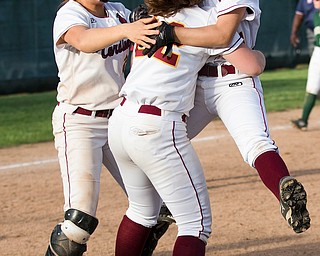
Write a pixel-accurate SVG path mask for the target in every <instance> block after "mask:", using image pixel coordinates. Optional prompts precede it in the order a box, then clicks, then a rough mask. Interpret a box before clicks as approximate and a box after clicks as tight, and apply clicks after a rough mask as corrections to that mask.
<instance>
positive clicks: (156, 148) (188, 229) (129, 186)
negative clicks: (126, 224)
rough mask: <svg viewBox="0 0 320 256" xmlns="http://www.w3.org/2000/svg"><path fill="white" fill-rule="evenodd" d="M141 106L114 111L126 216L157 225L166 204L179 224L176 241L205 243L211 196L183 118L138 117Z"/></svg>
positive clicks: (112, 131) (114, 146) (113, 137)
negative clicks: (190, 239) (195, 239)
mask: <svg viewBox="0 0 320 256" xmlns="http://www.w3.org/2000/svg"><path fill="white" fill-rule="evenodd" d="M140 107H141V106H140V105H138V104H135V103H133V102H130V101H129V100H126V102H125V103H124V105H123V106H119V107H117V108H116V109H115V110H114V112H113V114H112V117H111V118H110V123H109V130H108V132H109V144H110V148H111V150H112V153H113V155H114V157H115V159H116V161H117V164H118V166H119V169H120V172H121V175H122V178H123V181H124V184H125V187H126V191H127V193H128V198H129V208H128V209H127V212H126V215H127V217H128V218H130V219H131V220H132V221H134V222H136V223H138V224H140V225H143V226H145V227H151V226H154V225H155V224H156V223H157V216H158V214H159V209H160V206H161V202H162V200H163V201H164V202H165V203H166V205H167V207H168V208H169V210H170V211H171V213H172V215H173V217H174V218H175V220H176V223H177V226H178V236H194V237H199V238H200V239H202V240H203V241H205V242H206V241H207V239H208V237H209V235H210V233H211V221H212V220H211V208H210V202H209V195H208V191H207V186H206V181H205V177H204V174H203V170H202V167H201V164H200V161H199V158H198V156H197V154H196V152H195V150H194V149H193V147H192V145H191V143H190V141H189V139H188V138H187V134H186V124H185V123H184V122H183V121H182V114H181V113H176V112H167V111H162V113H161V115H159V116H157V115H153V114H146V113H138V111H139V109H140ZM161 199H162V200H161Z"/></svg>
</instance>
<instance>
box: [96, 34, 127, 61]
mask: <svg viewBox="0 0 320 256" xmlns="http://www.w3.org/2000/svg"><path fill="white" fill-rule="evenodd" d="M130 46H131V41H130V40H129V39H127V40H121V41H120V42H119V43H118V44H113V45H111V46H109V47H108V48H105V49H102V50H101V56H102V58H104V59H106V58H108V57H112V56H114V55H115V54H119V53H122V52H124V51H126V50H127V49H129V48H130Z"/></svg>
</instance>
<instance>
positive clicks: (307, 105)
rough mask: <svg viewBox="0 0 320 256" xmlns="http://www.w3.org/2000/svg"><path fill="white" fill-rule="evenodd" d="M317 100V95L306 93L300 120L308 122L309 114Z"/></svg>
mask: <svg viewBox="0 0 320 256" xmlns="http://www.w3.org/2000/svg"><path fill="white" fill-rule="evenodd" d="M316 100H317V95H315V94H311V93H307V94H306V96H305V99H304V105H303V111H302V118H301V119H302V120H303V121H305V122H306V123H308V119H309V115H310V113H311V110H312V109H313V107H314V105H315V103H316Z"/></svg>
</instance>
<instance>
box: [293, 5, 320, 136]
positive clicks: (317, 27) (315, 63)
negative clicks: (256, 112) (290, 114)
mask: <svg viewBox="0 0 320 256" xmlns="http://www.w3.org/2000/svg"><path fill="white" fill-rule="evenodd" d="M313 4H314V7H315V13H314V16H313V21H314V22H313V24H314V39H315V40H314V49H313V53H312V55H311V59H310V62H309V69H308V80H307V87H306V95H305V99H304V105H303V111H302V116H301V118H299V119H297V120H292V124H293V125H294V127H296V128H298V129H300V130H307V128H308V119H309V115H310V113H311V111H312V109H313V107H314V105H315V103H316V100H317V97H318V95H319V94H320V11H319V9H320V0H314V1H313Z"/></svg>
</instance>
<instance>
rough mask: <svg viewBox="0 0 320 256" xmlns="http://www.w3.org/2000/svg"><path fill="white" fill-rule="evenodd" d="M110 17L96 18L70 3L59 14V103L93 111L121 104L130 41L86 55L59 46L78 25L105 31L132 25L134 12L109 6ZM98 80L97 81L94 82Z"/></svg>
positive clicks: (56, 24) (56, 48) (55, 36)
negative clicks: (62, 37)
mask: <svg viewBox="0 0 320 256" xmlns="http://www.w3.org/2000/svg"><path fill="white" fill-rule="evenodd" d="M105 6H106V14H107V17H106V18H99V17H96V16H94V15H92V14H91V13H90V12H88V11H87V10H86V9H85V8H83V7H82V6H81V5H80V4H79V3H77V2H76V1H73V0H71V1H68V2H67V3H66V4H65V5H64V6H63V7H61V9H59V11H58V12H57V15H56V18H55V21H54V26H53V40H54V53H55V59H56V63H57V66H58V69H59V73H58V76H59V78H60V82H59V84H58V89H57V90H58V95H57V100H58V102H64V103H67V104H71V105H76V106H80V107H83V108H85V109H89V110H101V109H113V108H114V107H116V106H117V105H118V104H119V96H118V93H119V91H120V87H121V86H122V85H123V83H124V81H125V79H124V73H123V71H124V63H125V60H126V58H127V55H128V51H129V47H130V41H129V40H127V39H126V40H121V41H119V42H117V43H115V44H113V45H110V46H107V47H106V48H105V49H101V50H99V51H97V52H95V53H84V52H81V51H79V50H77V49H75V48H74V47H73V46H71V45H68V44H60V45H57V42H58V40H59V39H60V38H61V36H62V35H63V34H64V33H66V31H68V29H70V28H71V27H74V26H85V27H87V28H105V27H112V26H116V25H119V24H121V23H125V22H127V21H128V22H129V14H130V11H129V10H128V9H126V8H125V7H124V5H122V4H121V3H111V2H110V3H106V4H105ZM92 77H94V79H92Z"/></svg>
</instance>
